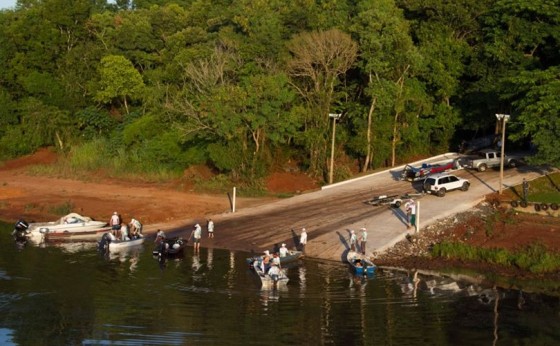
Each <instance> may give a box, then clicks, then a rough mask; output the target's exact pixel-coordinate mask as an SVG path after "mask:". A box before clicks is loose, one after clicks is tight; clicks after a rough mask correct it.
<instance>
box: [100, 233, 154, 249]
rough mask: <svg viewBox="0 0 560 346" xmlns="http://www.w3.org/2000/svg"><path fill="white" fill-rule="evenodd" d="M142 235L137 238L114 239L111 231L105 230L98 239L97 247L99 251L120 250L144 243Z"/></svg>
mask: <svg viewBox="0 0 560 346" xmlns="http://www.w3.org/2000/svg"><path fill="white" fill-rule="evenodd" d="M144 239H145V238H144V236H142V235H140V237H138V238H133V239H127V240H121V239H116V238H115V236H114V235H113V234H112V233H111V232H105V234H103V236H102V237H101V240H100V241H99V246H98V249H99V251H101V252H112V251H113V252H114V251H120V250H126V249H129V248H133V247H135V246H139V245H142V244H143V243H144Z"/></svg>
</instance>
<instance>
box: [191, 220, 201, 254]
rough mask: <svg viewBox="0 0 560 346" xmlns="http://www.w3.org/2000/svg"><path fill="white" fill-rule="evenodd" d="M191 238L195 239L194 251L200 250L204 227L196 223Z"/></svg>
mask: <svg viewBox="0 0 560 346" xmlns="http://www.w3.org/2000/svg"><path fill="white" fill-rule="evenodd" d="M191 238H192V239H193V241H194V252H198V251H199V250H200V238H202V227H200V225H199V224H196V225H194V229H193V231H192V232H191V236H190V237H189V239H191Z"/></svg>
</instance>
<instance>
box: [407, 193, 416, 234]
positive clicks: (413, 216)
mask: <svg viewBox="0 0 560 346" xmlns="http://www.w3.org/2000/svg"><path fill="white" fill-rule="evenodd" d="M409 202H410V204H409V206H408V208H409V210H410V219H409V220H410V226H409V228H410V227H412V228H414V229H416V202H414V200H412V199H411V200H410V201H409Z"/></svg>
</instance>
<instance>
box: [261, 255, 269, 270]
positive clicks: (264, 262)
mask: <svg viewBox="0 0 560 346" xmlns="http://www.w3.org/2000/svg"><path fill="white" fill-rule="evenodd" d="M261 268H262V271H263V273H266V272H268V269H269V268H270V251H268V250H264V255H263V257H262V267H261Z"/></svg>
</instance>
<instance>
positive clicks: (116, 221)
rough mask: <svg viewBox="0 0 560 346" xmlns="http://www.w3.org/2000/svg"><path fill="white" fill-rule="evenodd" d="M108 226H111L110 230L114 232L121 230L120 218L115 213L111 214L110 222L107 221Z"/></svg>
mask: <svg viewBox="0 0 560 346" xmlns="http://www.w3.org/2000/svg"><path fill="white" fill-rule="evenodd" d="M109 226H111V229H112V230H114V231H118V230H119V229H121V217H120V216H119V213H117V212H116V211H115V212H113V215H112V216H111V220H109Z"/></svg>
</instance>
